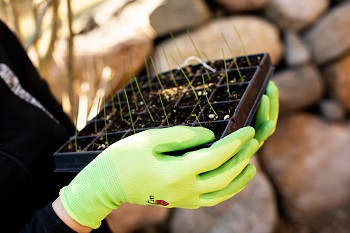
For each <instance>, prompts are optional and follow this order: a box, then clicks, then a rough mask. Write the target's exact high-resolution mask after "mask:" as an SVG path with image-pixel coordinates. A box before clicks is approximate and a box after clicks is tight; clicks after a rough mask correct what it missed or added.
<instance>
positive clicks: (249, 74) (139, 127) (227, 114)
mask: <svg viewBox="0 0 350 233" xmlns="http://www.w3.org/2000/svg"><path fill="white" fill-rule="evenodd" d="M225 63H226V66H225ZM205 64H207V65H209V66H210V67H211V69H207V68H206V67H205V66H204V65H203V64H200V63H199V64H195V65H188V66H183V67H181V68H178V69H173V70H169V71H167V72H163V73H160V74H157V75H152V76H149V77H147V76H141V77H137V78H135V79H133V80H131V81H130V83H129V84H128V85H126V86H125V87H124V88H123V89H122V90H119V91H117V92H116V93H115V94H114V96H113V97H112V98H111V99H110V100H109V101H107V102H106V104H105V105H104V106H102V107H101V109H100V112H99V113H98V114H96V116H95V117H94V118H93V119H92V120H90V121H89V122H87V124H86V126H85V127H84V128H83V129H82V130H81V131H79V132H78V133H77V134H76V135H72V136H71V138H70V139H69V140H68V141H67V142H66V143H65V144H64V145H62V146H61V147H60V148H59V149H58V150H57V151H56V152H55V153H54V155H53V157H54V161H55V166H56V170H55V171H56V172H79V171H80V170H81V169H83V168H84V167H85V166H86V165H87V164H88V163H90V162H91V161H92V160H93V159H94V158H95V157H96V156H97V155H98V154H100V153H101V152H102V151H103V150H104V149H105V148H107V147H108V145H110V144H112V143H113V142H116V141H119V140H121V139H123V138H125V137H128V136H130V135H133V134H135V133H138V132H141V131H143V130H147V129H152V128H164V127H170V126H175V125H188V126H192V127H198V126H202V127H206V128H209V129H211V130H213V132H214V134H215V140H214V141H213V142H215V141H216V140H219V139H220V138H222V137H225V136H226V135H228V134H230V133H232V132H234V131H236V130H237V129H239V128H241V127H244V126H247V125H250V124H251V122H252V120H253V117H254V114H255V111H256V109H257V107H258V104H259V102H260V99H261V96H262V95H263V93H264V92H265V89H266V86H267V83H268V81H269V79H270V78H271V76H272V75H273V72H274V66H273V65H272V64H271V60H270V57H269V55H268V53H260V54H252V55H247V56H240V57H236V58H230V59H226V60H215V61H207V62H205ZM203 80H204V81H203ZM152 118H153V120H152ZM131 122H133V124H131ZM213 142H211V143H208V144H205V145H202V146H200V147H208V146H210V145H211V144H212V143H213ZM183 153H185V151H177V152H174V153H169V155H173V156H179V155H181V154H183Z"/></svg>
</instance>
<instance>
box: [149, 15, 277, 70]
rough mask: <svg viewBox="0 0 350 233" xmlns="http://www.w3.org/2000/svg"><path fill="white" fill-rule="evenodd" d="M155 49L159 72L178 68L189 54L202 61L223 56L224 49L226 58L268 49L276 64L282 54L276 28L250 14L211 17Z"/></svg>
mask: <svg viewBox="0 0 350 233" xmlns="http://www.w3.org/2000/svg"><path fill="white" fill-rule="evenodd" d="M235 29H236V30H237V31H238V34H237V33H236V30H235ZM239 36H240V38H241V40H242V43H243V45H242V44H241V43H240V38H239ZM225 40H226V41H227V43H228V44H229V46H228V45H227V44H226V42H225ZM192 41H193V43H192ZM193 44H194V45H193ZM156 49H157V51H158V52H157V53H156V54H155V57H154V63H155V64H156V66H157V68H156V69H157V71H158V72H160V71H165V70H169V68H175V67H178V66H179V65H182V64H183V63H184V61H185V59H186V58H188V57H190V56H197V57H200V58H201V59H202V60H207V59H222V58H223V52H224V55H225V58H229V57H232V56H237V55H245V52H244V49H245V50H246V52H247V54H254V53H261V52H268V53H269V54H270V56H271V59H272V61H273V63H274V64H276V63H278V62H279V61H280V59H281V57H282V54H283V46H282V42H281V39H280V36H279V31H278V29H277V27H276V26H275V25H273V24H271V23H269V22H268V21H266V20H265V19H263V18H259V17H253V16H232V17H227V18H220V19H216V20H212V21H211V22H209V23H208V24H205V25H203V26H201V27H199V28H198V29H196V30H193V31H190V32H188V33H183V34H180V35H177V36H176V38H175V39H167V40H165V41H163V42H162V43H160V44H159V45H158V46H157V48H156ZM163 50H164V52H163ZM197 51H198V52H197ZM231 51H232V52H231ZM198 53H199V54H198ZM164 54H166V55H164ZM168 63H169V64H168Z"/></svg>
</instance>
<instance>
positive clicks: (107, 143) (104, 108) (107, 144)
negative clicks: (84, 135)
mask: <svg viewBox="0 0 350 233" xmlns="http://www.w3.org/2000/svg"><path fill="white" fill-rule="evenodd" d="M103 102H104V107H103V116H104V121H105V134H106V141H105V143H106V147H108V146H109V142H108V135H107V133H108V132H107V131H108V127H107V117H106V99H103Z"/></svg>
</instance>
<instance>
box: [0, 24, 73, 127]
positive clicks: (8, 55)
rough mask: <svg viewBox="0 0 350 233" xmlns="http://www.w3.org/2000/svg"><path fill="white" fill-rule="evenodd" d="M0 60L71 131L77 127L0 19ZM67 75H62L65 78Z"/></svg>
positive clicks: (13, 35)
mask: <svg viewBox="0 0 350 233" xmlns="http://www.w3.org/2000/svg"><path fill="white" fill-rule="evenodd" d="M0 47H1V50H2V51H1V53H0V54H1V56H0V62H4V63H5V64H7V65H8V66H9V68H10V69H11V70H12V71H13V72H14V73H15V74H16V76H17V77H18V79H19V81H20V83H21V85H22V86H23V88H24V89H26V90H27V91H28V92H29V93H31V94H32V95H33V96H34V97H35V98H36V99H37V100H38V101H39V102H40V103H41V104H42V105H43V106H44V107H45V108H46V109H47V110H48V111H49V112H50V113H51V114H52V115H54V116H55V118H56V119H58V120H59V122H60V123H61V124H62V125H63V127H64V128H65V129H66V130H67V131H68V132H69V133H70V134H74V132H75V127H74V125H73V123H72V121H71V120H70V119H69V118H68V116H67V115H66V114H65V113H64V111H63V109H62V106H61V105H60V104H59V103H58V102H57V100H56V99H55V98H54V96H53V95H52V94H51V91H50V88H49V86H48V85H47V83H46V81H45V80H44V79H42V78H41V77H40V74H39V72H38V71H37V69H36V68H35V67H34V65H33V63H32V62H31V60H30V58H29V57H28V55H27V53H26V51H25V50H24V48H23V46H22V44H21V43H20V41H19V40H18V38H17V37H16V35H15V34H14V33H13V32H12V31H11V30H10V29H9V28H8V27H7V25H6V24H5V23H4V22H2V21H1V20H0ZM64 78H65V77H62V79H64Z"/></svg>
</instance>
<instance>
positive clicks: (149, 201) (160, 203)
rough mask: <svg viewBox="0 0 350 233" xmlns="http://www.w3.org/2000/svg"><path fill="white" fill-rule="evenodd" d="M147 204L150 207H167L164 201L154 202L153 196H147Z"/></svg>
mask: <svg viewBox="0 0 350 233" xmlns="http://www.w3.org/2000/svg"><path fill="white" fill-rule="evenodd" d="M147 203H148V204H150V205H160V206H167V205H169V203H168V202H166V201H164V200H155V199H154V196H149V200H148V201H147Z"/></svg>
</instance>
